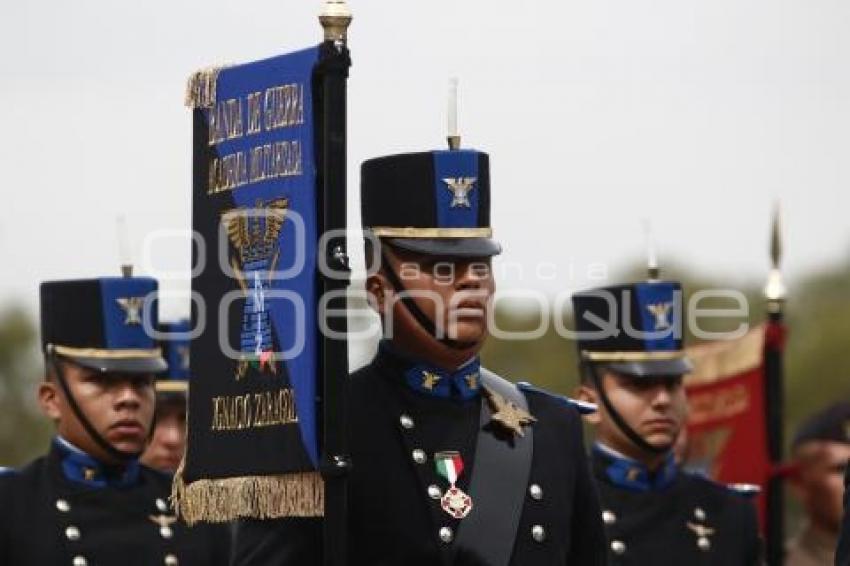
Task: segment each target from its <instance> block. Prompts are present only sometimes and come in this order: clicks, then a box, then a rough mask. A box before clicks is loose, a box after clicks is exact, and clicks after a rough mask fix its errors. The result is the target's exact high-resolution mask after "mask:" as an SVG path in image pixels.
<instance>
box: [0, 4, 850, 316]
mask: <svg viewBox="0 0 850 566" xmlns="http://www.w3.org/2000/svg"><path fill="white" fill-rule="evenodd" d="M351 6H352V9H353V11H354V15H355V20H354V23H353V25H352V28H351V33H350V45H351V49H352V56H353V59H354V66H353V68H352V70H351V80H350V85H349V86H350V98H349V133H350V136H349V140H350V141H349V158H350V161H349V178H350V188H349V190H350V196H349V205H350V221H351V222H352V223H359V214H358V209H359V206H358V205H357V204H356V203H357V188H358V187H357V179H358V166H359V163H360V162H361V161H362V160H363V159H365V158H368V157H373V156H376V155H381V154H386V153H392V152H398V151H407V150H424V149H434V148H442V147H443V146H444V144H445V142H444V137H445V105H446V102H445V92H446V84H447V80H448V77H450V76H458V77H459V78H460V99H461V110H460V129H461V133H462V134H463V143H464V145H465V146H467V147H475V148H478V149H483V150H486V151H488V152H489V153H490V155H491V167H492V172H491V175H492V186H493V201H494V203H493V223H494V230H495V235H496V237H497V238H498V239H499V240H501V241H502V242H503V244H504V247H505V254H504V255H503V257H502V259H501V260H500V261H502V262H509V263H519V264H520V265H521V266H522V269H523V270H524V278H520V277H519V275H518V274H517V270H516V269H512V270H511V275H510V276H506V275H505V276H503V277H502V278H501V279H502V280H501V284H502V286H503V287H505V288H515V287H520V286H525V287H530V288H535V289H541V290H544V291H546V292H549V293H553V292H556V291H560V290H564V289H575V288H578V287H583V286H587V285H589V284H593V281H591V280H590V278H589V277H588V270H589V269H592V268H593V267H592V266H593V265H594V264H600V263H601V264H605V265H608V266H609V267H610V268H611V269H616V268H617V267H619V266H622V265H624V264H626V263H628V262H634V261H637V260H640V259H641V258H642V257H643V256H644V254H645V252H644V244H643V232H642V224H641V222H642V220H643V219H648V220H650V221H651V224H652V226H653V230H654V233H655V239H656V240H657V245H658V251H659V255H660V258H661V261H662V263H663V262H664V261H665V260H666V261H671V260H676V261H679V262H685V263H686V264H687V265H689V266H692V267H694V268H698V269H700V270H702V271H703V272H706V273H709V274H714V275H716V276H717V277H721V278H729V279H730V280H735V281H741V280H744V279H749V280H759V279H761V278H762V277H763V276H764V273H765V271H766V269H767V267H768V260H767V254H766V246H767V235H768V229H769V219H770V214H771V208H772V203H773V201H774V200H775V199H781V201H782V204H783V207H784V212H785V223H786V235H787V245H786V249H787V255H786V263H785V265H786V271H787V273H788V274H789V276H790V277H791V278H792V279H793V278H794V277H800V276H802V275H804V274H805V273H807V272H809V271H811V270H812V269H817V268H819V267H822V266H825V265H828V264H830V263H832V262H837V261H841V260H844V259H846V258H847V257H848V255H850V221H848V213H850V196H848V184H850V159H848V157H847V156H848V148H850V34H848V33H847V31H848V30H850V3H848V2H847V1H846V0H818V1H812V0H796V1H788V0H769V1H768V0H750V1H748V2H741V1H740V0H712V1H696V0H656V1H639V0H622V1H610V0H584V1H581V2H577V1H569V0H568V1H563V0H557V1H556V0H546V1H543V0H525V1H523V2H508V1H505V2H493V1H491V2H483V1H479V0H463V1H457V0H429V1H428V2H410V1H406V0H393V1H389V0H368V1H366V0H359V1H358V0H353V1H352V2H351ZM318 9H319V2H318V1H315V2H314V1H304V0H299V1H297V2H295V1H291V0H290V1H288V2H287V1H285V0H277V1H274V2H271V1H265V0H264V1H257V0H249V1H245V2H222V1H219V0H205V1H204V2H189V1H180V2H174V1H168V2H166V1H161V0H156V1H146V2H130V1H127V0H125V1H118V2H116V1H115V0H109V1H107V0H66V1H60V0H54V1H53V2H49V3H48V2H44V1H39V0H28V1H27V2H13V3H9V4H7V5H5V6H4V10H3V11H4V14H3V18H2V21H0V52H2V55H0V87H2V88H0V132H2V133H0V171H2V174H0V175H2V176H1V177H0V178H2V194H3V200H2V202H3V205H2V207H0V262H2V273H3V277H2V279H0V303H3V302H6V301H9V300H16V301H22V302H23V303H24V304H26V305H28V306H30V307H31V308H34V306H35V304H36V296H37V285H38V282H39V281H41V280H44V279H51V278H67V277H81V276H95V275H99V274H105V273H116V274H117V265H118V262H119V253H118V244H117V242H116V237H115V232H116V229H115V224H116V220H115V219H116V217H117V216H118V215H119V214H125V215H126V216H127V222H128V225H129V232H130V239H131V244H132V246H133V254H134V256H135V260H136V263H138V264H141V263H142V259H143V258H142V248H143V242H144V239H145V236H146V235H148V234H151V233H152V232H153V231H155V230H158V229H164V230H177V231H179V230H185V229H186V228H187V227H188V226H189V225H190V198H191V193H190V173H191V160H190V156H191V148H190V143H191V136H190V134H191V130H190V114H189V111H188V110H186V109H185V108H184V107H183V105H182V103H183V93H184V85H185V79H186V77H187V76H188V75H189V73H190V72H191V71H193V70H195V69H196V68H199V67H203V66H207V65H210V64H221V63H227V62H246V61H250V60H253V59H258V58H264V57H267V56H271V55H275V54H280V53H284V52H287V51H290V50H295V49H299V48H302V47H305V46H307V45H310V44H312V43H315V42H317V41H319V39H320V33H321V31H320V28H319V26H318V23H317V22H316V19H315V15H316V13H317V11H318ZM186 242H188V240H187V239H186V238H185V237H184V238H182V239H181V238H180V237H175V238H173V239H171V240H169V241H164V240H159V244H160V245H158V246H156V249H155V250H154V254H153V256H154V259H155V261H156V263H157V265H158V266H159V269H160V270H170V271H177V272H181V271H182V272H183V273H182V274H178V276H177V277H171V278H168V279H167V280H165V281H163V288H164V289H166V290H179V289H184V288H186V287H187V285H188V283H187V278H186V277H187V270H188V263H189V257H190V255H189V248H188V244H187V243H186ZM541 262H542V263H547V264H551V263H554V264H555V267H554V268H553V267H552V266H549V267H546V268H545V269H543V271H542V273H543V275H544V277H543V278H540V277H536V276H535V272H536V269H537V267H536V266H538V265H539V264H540V263H541ZM160 274H161V273H160ZM184 305H185V303H184V301H183V300H180V299H177V298H173V299H171V300H166V301H164V309H165V316H166V317H169V316H176V315H178V314H183V313H185V312H187V309H186V307H185V306H184Z"/></svg>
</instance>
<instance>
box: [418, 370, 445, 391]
mask: <svg viewBox="0 0 850 566" xmlns="http://www.w3.org/2000/svg"><path fill="white" fill-rule="evenodd" d="M441 379H442V376H440V375H438V374H436V373H432V372H430V371H423V372H422V389H427V390H428V391H432V390H433V389H434V387H435V386H436V385H437V383H438V382H439V381H440V380H441Z"/></svg>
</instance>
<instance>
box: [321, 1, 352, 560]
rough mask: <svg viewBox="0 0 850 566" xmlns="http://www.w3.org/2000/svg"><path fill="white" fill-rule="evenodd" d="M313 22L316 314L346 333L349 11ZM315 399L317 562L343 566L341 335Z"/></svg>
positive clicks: (326, 348)
mask: <svg viewBox="0 0 850 566" xmlns="http://www.w3.org/2000/svg"><path fill="white" fill-rule="evenodd" d="M319 21H320V22H321V24H322V27H323V28H324V34H325V40H324V42H323V43H322V45H321V54H320V57H319V65H318V70H319V74H318V76H317V80H318V81H321V83H320V84H319V85H316V86H318V92H319V93H320V94H319V100H317V103H318V104H317V105H320V107H319V108H317V115H318V117H319V120H320V121H321V124H320V128H321V129H320V132H321V135H320V136H319V138H320V144H321V145H320V147H318V148H317V155H318V157H319V159H320V160H321V166H320V168H319V175H320V177H321V185H320V187H321V208H320V210H322V215H323V216H322V230H324V231H325V233H328V232H329V231H333V232H332V233H333V234H334V235H333V236H332V237H330V238H326V239H323V240H322V241H323V242H325V247H324V249H322V250H319V253H321V254H323V255H324V259H325V265H326V266H327V268H328V272H327V273H325V274H324V276H323V277H322V292H323V293H324V296H329V295H328V294H330V293H332V294H334V295H332V296H336V295H339V297H338V298H334V299H333V300H331V301H329V302H327V303H326V304H327V307H326V309H325V312H321V313H319V316H320V317H322V318H323V319H324V320H325V321H326V325H327V328H328V329H330V330H331V331H333V332H334V333H335V335H336V336H345V335H346V333H347V329H348V325H347V321H346V319H345V317H339V316H337V317H328V316H326V313H327V311H330V310H331V309H333V311H332V312H337V313H340V312H345V308H346V300H345V297H344V294H343V293H344V292H345V290H346V288H347V287H348V283H349V279H350V277H349V267H348V255H347V251H346V240H345V228H346V97H347V96H346V95H347V93H346V85H347V80H348V68H349V67H350V66H351V59H350V57H349V52H348V48H347V46H346V36H347V30H348V26H349V24H350V23H351V12H350V10H349V9H348V5H347V4H346V3H345V0H326V1H325V4H324V7H323V10H322V13H321V15H320V16H319ZM322 369H323V371H322V378H323V384H324V390H323V396H322V411H323V437H324V442H323V451H322V452H323V456H322V460H323V461H322V475H323V477H324V480H325V516H324V522H323V525H324V527H323V528H324V532H323V544H324V564H325V565H326V566H345V564H346V563H347V559H348V544H347V537H346V534H347V530H348V523H347V515H348V513H347V475H348V470H349V468H350V461H349V457H348V447H347V442H346V421H347V411H346V400H345V389H346V382H347V379H348V341H347V340H346V339H345V338H332V337H329V336H323V337H322Z"/></svg>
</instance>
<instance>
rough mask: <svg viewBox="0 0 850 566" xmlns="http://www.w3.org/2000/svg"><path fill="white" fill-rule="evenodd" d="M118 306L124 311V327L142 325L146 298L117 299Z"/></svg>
mask: <svg viewBox="0 0 850 566" xmlns="http://www.w3.org/2000/svg"><path fill="white" fill-rule="evenodd" d="M115 300H116V302H117V303H118V305H119V306H120V307H121V308H122V309H124V314H125V315H126V316H125V317H124V325H125V326H130V325H133V324H141V323H142V306H143V305H144V302H145V299H144V297H121V298H120V299H115Z"/></svg>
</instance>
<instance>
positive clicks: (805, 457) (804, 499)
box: [792, 441, 850, 535]
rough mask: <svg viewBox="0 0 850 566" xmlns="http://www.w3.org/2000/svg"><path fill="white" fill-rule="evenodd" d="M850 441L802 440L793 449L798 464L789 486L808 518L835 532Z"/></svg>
mask: <svg viewBox="0 0 850 566" xmlns="http://www.w3.org/2000/svg"><path fill="white" fill-rule="evenodd" d="M848 459H850V444H843V443H839V442H829V441H811V442H805V443H803V444H802V445H800V446H799V447H798V448H797V449H796V450H795V451H794V461H795V464H796V465H797V473H796V474H795V476H794V478H793V481H792V486H793V487H794V492H795V493H796V495H797V497H798V498H799V499H800V502H801V503H802V505H803V508H804V509H805V511H806V514H807V515H808V518H809V520H810V521H811V522H812V523H813V524H814V525H815V526H817V527H819V528H821V529H823V530H825V531H827V532H831V533H834V534H836V535H837V534H838V531H839V529H840V527H841V517H842V512H843V497H844V470H845V469H846V466H847V461H848Z"/></svg>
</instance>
